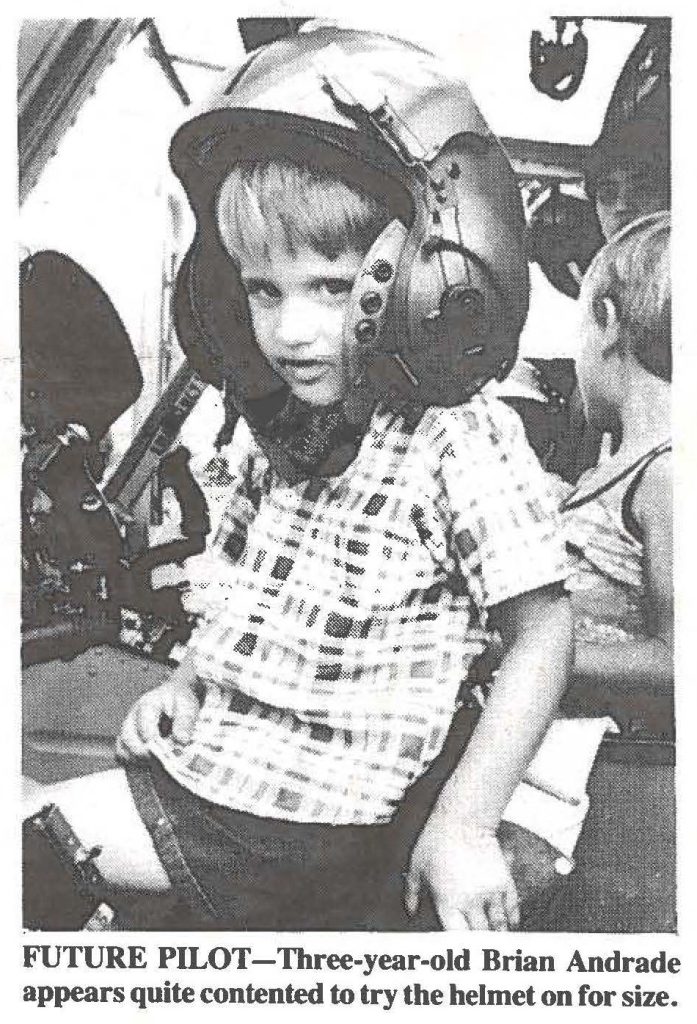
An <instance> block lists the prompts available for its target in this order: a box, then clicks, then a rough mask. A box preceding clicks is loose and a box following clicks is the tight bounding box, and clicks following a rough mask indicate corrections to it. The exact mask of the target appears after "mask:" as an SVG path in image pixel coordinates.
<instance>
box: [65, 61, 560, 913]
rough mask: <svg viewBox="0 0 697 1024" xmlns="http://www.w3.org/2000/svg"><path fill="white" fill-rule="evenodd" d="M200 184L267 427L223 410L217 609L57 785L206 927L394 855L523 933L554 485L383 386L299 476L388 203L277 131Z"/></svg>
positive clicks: (354, 363)
mask: <svg viewBox="0 0 697 1024" xmlns="http://www.w3.org/2000/svg"><path fill="white" fill-rule="evenodd" d="M388 49H389V48H388ZM277 64H278V62H277ZM258 66H259V65H257V68H258ZM252 68H254V64H252ZM272 109H274V110H275V109H277V107H275V106H273V105H272ZM376 145H377V143H376ZM192 201H193V200H192ZM196 202H198V203H200V207H201V209H202V210H211V209H213V210H214V212H215V224H216V229H217V232H218V236H217V237H218V238H219V243H221V244H222V247H223V250H224V254H225V259H226V260H227V263H226V265H227V266H228V267H229V275H230V277H229V280H230V282H232V280H233V277H235V278H236V279H237V280H238V281H239V282H240V283H241V286H242V288H243V292H244V296H245V298H246V303H247V309H248V316H249V321H250V324H251V328H252V336H253V340H254V343H255V345H256V346H258V350H259V351H260V353H261V355H262V356H263V358H264V360H265V362H266V365H267V366H268V367H270V369H271V371H272V372H273V373H274V374H276V376H277V378H278V379H279V380H280V381H281V382H282V384H283V385H284V386H285V388H286V389H287V392H288V394H289V400H288V404H287V406H286V410H285V411H284V412H281V413H279V414H278V416H276V417H272V418H271V419H270V420H269V421H267V422H266V423H265V425H264V428H263V430H262V429H259V426H258V423H256V422H255V421H254V418H253V417H251V416H250V418H249V420H250V421H249V423H248V422H247V421H245V419H241V420H240V421H239V423H238V425H237V428H236V430H235V435H234V438H233V441H232V445H231V454H230V457H229V459H230V465H231V471H232V474H233V483H232V485H231V495H230V503H229V506H228V511H227V513H226V515H225V517H224V520H223V523H222V525H221V527H220V530H219V532H218V535H217V537H216V540H215V543H214V545H213V548H212V550H211V552H209V555H208V561H207V563H206V564H207V571H208V575H209V585H208V587H207V589H206V597H205V606H206V622H205V623H204V624H203V625H202V627H201V628H200V630H199V631H198V632H197V634H196V635H195V637H194V638H193V639H192V642H191V645H190V649H189V651H188V653H187V656H186V658H185V660H184V661H183V662H182V664H181V665H180V667H179V669H178V670H177V671H176V672H175V673H174V674H173V676H172V678H171V680H170V681H169V682H168V683H167V684H165V685H164V686H161V687H159V688H158V689H156V690H154V691H152V692H151V693H149V694H146V695H145V696H144V697H143V698H141V700H140V701H139V702H138V703H137V704H136V706H135V707H134V708H133V709H132V711H131V712H130V714H129V716H128V718H127V720H126V722H125V724H124V727H123V731H122V733H121V736H120V739H119V744H118V751H119V755H120V758H121V759H122V761H124V762H126V769H125V771H115V772H110V773H105V774H104V775H102V776H97V777H92V778H90V779H82V780H75V781H73V782H71V783H68V784H64V785H63V786H61V787H60V791H59V792H58V793H56V794H55V795H56V798H57V800H58V802H59V803H60V806H61V808H62V810H63V811H64V813H65V814H66V817H67V818H68V819H69V821H70V822H71V824H72V825H73V827H74V829H75V831H76V832H77V833H78V835H80V838H81V840H82V842H83V844H85V845H90V844H91V843H92V842H94V843H99V845H100V846H101V847H102V848H103V853H102V855H101V856H100V867H101V869H102V871H103V873H104V874H105V875H106V877H107V879H108V880H109V881H110V882H112V883H114V884H127V885H128V886H129V887H134V886H136V887H137V886H139V885H140V886H142V887H144V888H151V889H152V888H166V887H167V886H168V885H170V884H171V885H172V886H173V887H174V888H175V889H177V890H178V892H179V893H180V894H181V895H182V896H183V897H184V898H185V899H186V901H187V902H188V903H189V905H190V906H191V907H194V908H195V909H196V911H197V912H199V913H201V914H202V915H204V914H207V915H208V919H209V920H212V921H214V922H217V923H218V926H220V925H221V924H222V925H224V926H227V927H252V928H270V929H271V928H346V927H370V926H373V927H381V926H384V920H382V921H381V919H380V914H379V913H378V912H376V907H377V906H378V904H379V903H380V902H381V900H383V898H385V894H386V893H388V891H390V890H391V889H392V888H393V887H394V882H395V878H396V877H397V878H398V877H399V872H400V868H402V867H406V870H405V872H404V882H405V892H404V898H405V904H406V908H407V911H408V912H409V913H411V914H413V913H415V912H416V910H417V908H418V906H419V904H420V903H423V904H425V903H427V902H428V900H429V899H430V901H431V902H432V905H433V908H434V910H435V913H436V915H437V918H438V921H439V922H440V924H441V926H442V927H444V928H471V929H487V928H493V929H505V928H509V927H515V926H516V925H517V923H518V920H519V918H518V898H517V894H516V889H515V885H514V883H513V880H512V877H511V872H510V868H509V864H508V863H507V861H506V858H505V857H504V855H503V854H502V851H501V849H500V847H499V844H498V841H497V829H498V828H499V825H500V822H501V817H502V814H503V812H504V809H505V807H506V805H507V803H508V800H509V798H510V796H511V794H512V792H513V790H514V789H515V787H516V785H517V783H518V782H519V781H520V779H521V777H522V775H523V773H524V772H525V769H526V767H527V765H528V763H529V762H530V760H531V757H532V756H533V754H534V752H535V750H536V748H537V745H538V744H539V742H540V740H541V738H542V736H543V735H544V732H545V730H546V728H547V726H548V724H549V722H550V721H551V718H552V716H553V714H554V711H555V709H556V706H557V703H558V701H559V698H560V696H561V694H562V692H563V690H564V688H565V684H566V678H567V672H568V669H569V662H570V658H571V624H570V614H569V609H568V604H567V600H566V598H565V597H564V595H563V593H562V590H561V586H560V581H562V580H563V578H564V575H565V557H564V551H563V543H562V542H561V540H560V539H559V536H558V532H557V526H556V522H555V518H554V511H553V509H554V499H553V497H552V495H551V494H550V493H549V492H548V490H547V486H546V483H545V480H544V477H543V475H542V473H541V471H540V469H539V466H538V464H537V462H536V460H535V458H534V456H533V455H532V453H531V451H530V449H529V448H528V447H527V444H526V442H525V439H524V435H523V430H522V427H521V425H520V423H519V422H518V420H517V418H516V417H515V415H514V414H513V413H511V412H510V411H508V410H507V409H506V408H505V407H504V406H503V405H502V404H500V403H498V402H497V401H496V400H494V399H488V398H485V397H484V396H483V395H481V394H478V395H476V396H475V397H474V398H472V399H471V400H470V401H469V402H467V403H466V404H460V405H455V406H453V407H451V408H441V407H438V406H430V407H428V408H426V409H425V410H424V411H423V412H422V415H421V416H420V418H417V420H416V421H415V418H414V417H413V416H409V415H406V414H405V412H404V410H403V409H399V408H398V407H397V406H394V405H390V403H388V402H381V401H378V402H377V403H376V404H375V407H374V409H373V410H372V413H371V415H370V416H369V418H368V422H367V425H366V426H365V428H364V430H363V433H362V436H361V437H358V438H357V439H354V447H355V454H354V457H353V458H352V459H350V460H349V461H348V464H347V465H346V466H345V468H343V469H342V470H340V471H338V472H335V473H334V474H333V475H326V476H321V475H318V474H317V473H316V472H313V469H312V466H313V464H314V465H317V464H318V463H320V462H322V460H323V458H324V456H326V454H327V452H328V451H329V449H330V448H331V447H332V446H334V447H337V446H339V447H340V446H341V444H342V443H343V442H344V440H345V429H344V428H345V423H344V421H343V419H342V409H343V405H342V403H344V401H345V399H346V397H347V395H348V394H349V393H350V391H351V389H352V387H353V386H354V384H355V382H356V380H357V379H359V378H360V374H361V368H362V361H363V354H362V351H361V345H360V340H359V338H358V337H356V335H352V334H347V333H346V331H345V320H346V316H347V310H348V307H349V303H350V296H351V293H352V289H353V287H354V284H355V282H356V280H357V279H359V278H360V276H361V274H362V273H364V272H365V270H364V269H363V267H364V260H365V257H366V253H367V251H368V249H369V248H370V246H371V245H372V243H373V242H374V240H375V238H376V237H377V236H378V235H380V233H381V232H382V231H383V228H384V227H385V225H386V224H387V223H388V221H390V219H391V217H392V216H393V214H391V213H390V212H389V209H388V204H386V203H381V202H380V201H379V199H376V198H375V197H374V195H371V194H369V193H368V192H367V191H365V190H363V189H361V188H360V187H357V186H356V184H355V182H354V181H353V180H351V181H348V180H345V179H344V178H343V176H342V175H341V174H340V173H338V172H337V169H336V168H331V169H326V168H322V167H321V166H318V165H317V163H315V162H312V161H310V160H309V159H307V158H306V157H305V158H302V157H301V158H296V159H290V158H286V157H283V156H282V155H280V154H279V153H278V152H276V153H274V154H273V155H272V156H270V157H266V158H264V157H259V158H252V159H245V160H239V159H238V160H236V161H235V160H233V161H230V160H228V163H227V165H225V166H224V171H223V173H222V174H221V175H220V176H219V177H218V179H216V180H213V179H211V185H210V191H209V192H207V193H206V195H205V196H204V197H203V199H202V198H201V194H198V195H197V197H196ZM202 216H203V215H202ZM202 230H203V229H202ZM230 287H231V288H232V284H231V285H230ZM288 409H290V410H291V411H290V412H289V411H288ZM298 410H301V412H302V410H304V411H305V412H304V418H303V415H301V414H299V413H298ZM308 423H310V424H311V425H312V430H309V429H308ZM250 427H251V429H250ZM293 431H294V432H295V433H294V435H293V437H291V441H294V442H297V443H295V444H294V447H293V451H294V452H295V453H296V462H297V461H300V462H301V463H302V465H303V467H304V469H305V470H306V473H305V477H304V478H302V475H301V478H300V479H295V480H293V481H289V480H288V479H287V478H284V476H283V475H282V473H280V472H279V471H278V467H277V465H276V464H275V462H274V457H273V452H274V444H276V443H279V441H280V442H281V443H282V442H284V440H287V438H288V436H289V434H293ZM269 442H271V443H269ZM297 453H299V454H297ZM491 629H496V630H498V631H499V632H500V634H501V636H502V638H503V643H504V647H505V651H506V653H505V656H504V659H503V662H502V665H501V669H500V671H499V675H498V678H497V682H496V684H495V686H494V687H493V690H492V694H491V697H490V700H489V702H488V704H487V706H486V708H485V710H484V711H483V713H482V715H481V718H480V719H479V722H478V724H477V726H476V729H475V730H474V733H473V735H472V737H471V739H470V741H469V743H468V745H467V748H466V750H465V752H464V754H463V755H462V756H461V757H460V759H459V760H458V762H457V763H456V765H455V766H454V768H453V770H452V771H451V772H450V774H449V776H448V778H447V780H446V781H445V783H444V785H443V786H442V788H441V789H440V791H439V792H438V793H437V795H436V794H434V795H433V797H432V799H431V800H430V803H431V806H430V808H429V807H428V806H427V807H424V809H423V811H420V812H415V814H414V816H413V821H414V822H416V825H415V826H414V827H412V828H411V830H410V828H409V827H408V828H407V829H406V832H405V831H404V830H402V831H400V828H398V827H396V826H395V825H393V824H392V822H393V820H395V817H396V818H397V819H399V817H400V814H401V811H402V810H403V809H404V808H405V807H407V808H408V806H409V801H410V796H409V790H410V786H411V785H412V783H414V782H415V781H416V780H418V779H420V778H422V777H424V775H425V773H426V772H427V769H428V768H429V765H431V763H432V762H433V761H434V760H435V759H436V758H437V757H438V755H439V753H440V751H441V750H442V748H443V745H444V742H445V739H446V735H447V733H448V730H449V728H450V726H451V722H452V720H453V716H454V714H455V711H456V710H457V707H458V695H459V691H460V688H461V684H462V682H463V681H464V679H465V678H466V676H467V673H468V670H469V667H470V665H471V664H472V662H473V661H474V660H475V658H476V657H477V656H478V655H480V654H481V653H482V652H483V651H484V649H485V647H486V643H487V632H488V631H489V630H491ZM136 808H137V810H136ZM398 811H399V812H400V813H398V814H396V812H398ZM407 818H409V815H407ZM405 835H406V836H408V840H407V841H408V843H409V845H410V847H411V849H409V847H406V848H405V847H404V842H405V838H404V837H405ZM386 916H387V917H389V914H387V912H386ZM390 922H391V926H392V927H394V926H400V924H399V921H398V920H396V919H395V917H394V916H392V917H390ZM402 926H403V925H402Z"/></svg>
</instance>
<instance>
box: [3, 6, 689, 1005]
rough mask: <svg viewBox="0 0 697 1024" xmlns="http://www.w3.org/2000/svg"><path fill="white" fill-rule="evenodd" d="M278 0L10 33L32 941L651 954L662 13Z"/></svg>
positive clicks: (662, 415) (662, 645)
mask: <svg viewBox="0 0 697 1024" xmlns="http://www.w3.org/2000/svg"><path fill="white" fill-rule="evenodd" d="M258 6H259V13H258V14H255V13H254V12H250V10H249V8H250V5H249V4H247V5H242V7H241V8H240V10H239V11H238V10H237V9H236V5H235V4H229V5H226V6H225V7H222V6H221V7H220V8H211V9H206V8H205V7H204V8H203V9H202V10H200V11H197V10H195V9H189V8H185V7H184V6H183V5H180V6H178V7H172V8H171V9H169V10H167V9H165V11H166V13H164V12H163V14H162V15H161V16H158V15H157V14H156V13H155V14H151V13H148V12H145V13H143V14H142V15H141V16H135V17H134V16H132V12H131V13H130V14H129V16H128V17H126V16H123V17H104V16H103V15H102V12H101V11H100V12H99V13H98V16H93V17H89V16H88V17H79V18H75V17H67V16H65V17H63V16H61V14H60V10H59V11H58V12H54V13H53V14H52V16H51V18H50V19H49V18H46V17H38V16H33V15H31V16H30V15H29V14H27V15H26V16H22V17H21V18H18V19H17V21H16V53H17V80H16V95H17V106H16V126H17V159H18V171H17V187H18V200H17V203H16V205H17V210H18V214H17V217H18V230H19V238H18V241H19V268H18V269H19V284H18V288H17V292H16V295H17V302H16V306H17V307H18V314H17V316H18V355H17V357H16V358H17V360H18V362H19V371H20V372H19V373H18V375H17V376H18V379H20V392H21V394H20V398H19V402H18V405H19V414H20V418H21V456H20V458H21V483H20V482H19V481H18V483H17V485H16V486H14V487H13V486H12V485H11V486H10V488H8V489H7V490H6V492H5V495H6V496H5V502H6V503H7V505H8V507H9V506H10V505H13V508H14V510H15V511H18V510H19V516H18V518H20V519H21V665H22V668H21V737H22V739H21V762H22V764H21V773H22V811H21V826H22V827H21V839H20V837H19V826H17V828H16V829H15V832H14V835H15V839H14V841H15V843H16V844H17V846H19V844H20V842H21V847H22V855H21V862H22V866H21V873H22V911H21V913H22V927H23V929H24V936H25V939H27V938H29V939H30V940H31V941H34V940H33V939H32V938H31V936H32V934H33V933H34V932H36V933H42V932H46V933H51V932H85V931H87V932H97V931H112V932H114V931H116V932H161V933H168V934H169V933H178V932H182V933H184V932H195V933H202V932H221V933H224V932H248V933H251V932H272V933H289V932H290V933H312V932H319V933H327V932H329V933H346V932H349V933H350V932H372V933H412V935H413V941H418V936H419V934H423V933H439V932H462V933H469V932H478V933H491V932H499V933H502V932H513V933H516V932H517V933H523V932H527V933H564V934H567V935H568V934H571V935H576V936H578V935H583V934H591V933H593V934H597V933H601V934H605V935H615V936H624V937H625V938H626V939H627V940H628V941H629V940H631V939H632V937H636V936H645V935H647V934H650V935H653V936H658V937H659V945H658V946H657V948H662V947H660V942H663V941H665V942H669V941H670V936H674V935H675V933H676V932H677V931H678V926H679V924H680V923H681V918H680V915H679V913H678V900H677V894H676V888H677V886H676V860H677V859H678V856H677V852H676V851H677V850H678V844H677V843H676V798H675V792H676V787H675V778H674V776H675V764H676V728H675V724H676V713H675V700H674V689H675V688H674V668H673V637H674V585H673V539H672V535H673V511H674V509H673V496H672V495H673V414H672V393H671V392H672V363H673V360H672V351H673V343H672V315H671V292H672V285H671V179H672V175H671V135H672V134H673V135H675V132H671V126H672V124H673V122H672V119H671V102H672V100H673V99H675V96H673V97H672V95H671V93H672V92H673V93H675V94H676V95H679V82H677V80H676V76H675V75H674V74H672V69H673V61H672V55H673V46H672V42H675V35H676V29H675V22H674V20H673V19H671V17H669V16H667V15H665V14H664V13H662V12H661V11H660V10H656V11H655V13H654V14H651V13H647V8H646V5H638V4H637V5H636V6H637V12H638V13H635V14H634V13H632V12H631V10H627V9H626V5H624V6H623V8H622V13H618V11H617V9H616V5H615V6H614V7H613V5H608V12H607V13H602V12H598V11H596V10H594V11H593V13H591V14H588V15H583V13H582V11H583V8H581V9H580V13H576V12H575V11H574V12H573V13H572V14H567V15H564V14H563V11H560V9H559V8H555V7H554V6H552V5H549V7H548V9H547V10H544V9H542V10H543V13H541V8H540V7H539V5H534V6H533V5H530V6H528V5H519V6H516V7H514V6H513V5H510V8H508V7H507V8H506V13H503V12H502V11H498V12H496V11H495V10H493V9H486V5H484V6H482V7H480V6H478V5H475V4H464V3H463V4H461V5H454V4H453V5H448V6H447V12H446V11H445V10H444V12H443V13H442V15H440V14H438V16H436V13H437V12H436V10H435V9H434V10H432V11H430V10H429V6H430V5H423V6H421V7H418V6H416V5H414V7H413V8H410V9H409V11H407V10H406V9H403V10H402V11H401V13H400V14H399V15H397V14H396V13H395V10H394V7H393V6H392V5H389V4H388V5H387V9H385V8H383V9H377V8H378V5H375V9H374V10H370V8H369V7H368V6H367V5H365V6H364V5H358V6H357V7H355V9H354V5H351V4H349V3H345V4H344V5H333V6H334V9H333V10H332V14H331V17H328V16H326V15H325V13H324V12H322V11H319V12H317V13H316V14H315V16H313V15H312V5H311V4H308V5H307V9H306V10H305V9H304V8H303V9H302V10H300V9H298V10H297V11H296V10H295V8H296V6H297V5H294V4H292V5H291V4H279V5H278V10H277V11H274V5H273V4H272V5H268V8H267V7H266V6H264V8H263V9H262V7H261V5H258ZM320 6H321V5H320ZM560 6H564V5H560ZM291 7H292V8H293V9H292V11H291V10H290V8H291ZM390 8H391V12H390ZM56 13H57V15H58V16H55V15H56ZM683 106H684V100H683ZM683 269H684V268H683ZM6 443H7V444H8V446H9V445H10V444H13V443H14V442H13V441H12V440H11V439H10V441H8V442H6ZM20 492H21V493H20ZM15 558H16V559H17V560H18V558H19V556H18V555H17V553H16V552H15ZM7 657H8V659H10V658H11V657H12V654H11V652H9V651H8V652H7ZM17 657H19V653H18V652H17ZM688 683H689V680H688V679H681V680H680V682H679V687H680V686H681V685H683V684H684V685H685V686H687V685H688ZM679 687H678V688H679ZM678 703H679V702H678ZM18 728H19V725H18ZM682 797H683V798H685V799H688V800H689V799H691V795H690V793H689V791H687V790H686V791H685V792H683V793H682ZM663 937H665V938H663ZM93 938H94V937H93ZM308 938H309V937H308V936H307V935H305V939H306V940H307V939H308ZM480 938H482V937H481V936H480ZM492 938H493V937H492V936H491V935H489V936H488V937H487V936H486V935H485V936H484V941H485V944H488V945H495V943H493V942H492ZM48 939H49V940H50V936H48ZM170 939H172V940H173V941H174V942H175V943H176V942H179V941H181V939H178V938H177V936H176V934H175V935H174V936H172V935H170ZM524 939H525V937H524V936H519V937H518V939H517V940H516V939H514V940H512V943H509V944H508V946H507V947H506V948H507V949H509V948H510V950H511V952H513V951H514V950H515V949H516V948H517V947H516V941H517V943H518V947H520V946H522V944H523V942H524ZM39 941H41V942H44V941H46V937H44V938H43V939H42V938H40V937H39ZM79 941H81V942H82V941H84V939H80V940H79ZM99 941H100V942H102V943H103V942H104V939H103V938H102V939H100V940H99ZM453 941H454V942H455V947H454V948H462V942H464V943H465V945H466V944H467V942H468V941H469V939H468V937H467V935H465V936H464V937H463V936H462V935H461V936H460V937H459V939H456V940H453ZM458 943H459V945H458ZM451 945H452V942H451ZM385 948H387V947H385ZM415 948H418V946H417V947H415ZM539 948H540V949H542V948H543V946H539ZM603 948H605V947H603ZM612 948H614V947H612ZM626 950H627V951H629V952H631V951H632V948H631V945H630V944H628V945H627V946H626ZM623 951H624V947H623ZM518 953H519V954H520V953H521V949H520V948H518ZM618 955H619V954H618ZM515 969H516V970H519V969H520V968H519V967H517V968H515ZM637 999H638V997H637ZM625 1005H629V1004H625ZM631 1005H640V1004H639V1003H638V1002H637V1003H636V1004H631ZM673 1005H675V1004H673ZM386 1008H388V1007H386Z"/></svg>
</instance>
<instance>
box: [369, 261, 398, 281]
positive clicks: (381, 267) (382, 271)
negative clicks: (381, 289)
mask: <svg viewBox="0 0 697 1024" xmlns="http://www.w3.org/2000/svg"><path fill="white" fill-rule="evenodd" d="M371 273H372V275H373V277H374V278H375V280H376V281H379V282H380V283H381V284H386V283H387V282H388V281H389V280H390V278H391V277H392V274H393V273H394V270H393V268H392V264H391V263H388V262H387V260H376V261H375V263H373V266H372V270H371Z"/></svg>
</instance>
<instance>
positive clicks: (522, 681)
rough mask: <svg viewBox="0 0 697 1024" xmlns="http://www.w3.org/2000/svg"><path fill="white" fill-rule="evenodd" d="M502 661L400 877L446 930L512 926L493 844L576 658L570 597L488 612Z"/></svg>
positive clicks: (525, 597)
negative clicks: (427, 901)
mask: <svg viewBox="0 0 697 1024" xmlns="http://www.w3.org/2000/svg"><path fill="white" fill-rule="evenodd" d="M491 622H492V625H494V626H495V627H496V628H498V629H499V631H500V633H501V635H502V637H503V643H504V650H505V653H504V657H503V660H502V663H501V667H500V670H499V674H498V677H497V680H496V683H495V685H494V686H493V687H492V691H491V695H490V697H489V700H488V701H487V704H486V707H485V708H484V711H483V712H482V715H481V718H480V719H479V722H478V723H477V727H476V729H475V731H474V733H473V735H472V738H471V740H470V742H469V744H468V746H467V749H466V751H465V752H464V754H463V756H462V758H461V759H460V761H459V763H458V765H457V766H456V768H455V770H454V771H453V772H452V774H451V776H450V778H449V779H448V781H447V782H446V783H445V785H444V786H443V789H442V790H441V792H440V795H439V797H438V799H437V801H436V803H435V805H434V807H433V810H432V811H431V814H430V816H429V818H428V820H427V822H426V824H425V825H424V827H423V829H422V831H421V834H420V835H419V838H418V839H417V841H416V844H415V846H414V850H413V852H412V856H411V860H410V865H409V871H408V875H407V883H406V904H407V910H408V911H409V912H410V913H414V912H415V911H416V909H417V904H418V900H419V896H420V895H421V894H422V892H423V891H424V890H426V891H428V892H429V893H430V895H431V898H432V900H433V903H434V907H435V910H436V913H437V914H438V917H439V919H440V922H441V924H442V926H443V927H444V928H453V929H456V928H460V929H462V928H471V929H489V928H493V929H496V930H501V929H505V928H506V927H508V926H515V925H516V924H517V920H518V916H517V896H516V892H515V886H514V884H513V880H512V878H511V875H510V872H509V870H508V867H507V865H506V863H505V861H504V858H503V855H502V853H501V850H500V848H499V846H498V842H497V840H496V829H497V827H498V825H499V823H500V821H501V816H502V815H503V812H504V810H505V809H506V805H507V804H508V801H509V799H510V797H511V795H512V793H513V790H514V789H515V787H516V786H517V784H518V783H519V782H520V780H521V779H522V777H523V775H524V773H525V771H526V770H527V768H528V765H529V764H530V761H531V760H532V757H533V755H534V754H535V751H536V749H537V747H538V745H539V743H540V742H541V740H542V738H543V736H544V734H545V731H546V729H547V727H548V725H549V723H550V722H551V720H552V718H553V716H554V713H555V711H556V708H557V705H558V703H559V700H560V698H561V696H562V694H563V692H564V690H565V688H566V684H567V678H568V673H569V670H570V667H571V660H572V622H571V612H570V607H569V601H568V598H567V597H566V596H565V595H564V594H563V593H562V591H561V588H560V587H559V586H550V587H544V588H541V589H539V590H536V591H532V592H530V593H525V594H522V595H520V596H518V597H515V598H511V599H510V600H507V601H504V602H503V603H501V604H500V605H498V606H497V607H495V608H494V609H492V612H491Z"/></svg>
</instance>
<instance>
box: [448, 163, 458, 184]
mask: <svg viewBox="0 0 697 1024" xmlns="http://www.w3.org/2000/svg"><path fill="white" fill-rule="evenodd" d="M448 176H449V177H451V178H452V179H453V180H454V181H456V180H457V179H458V178H459V177H460V165H459V164H458V163H455V161H454V160H453V162H452V163H451V164H450V167H448Z"/></svg>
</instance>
